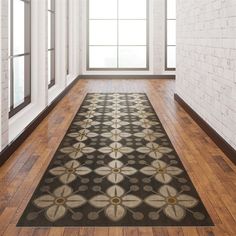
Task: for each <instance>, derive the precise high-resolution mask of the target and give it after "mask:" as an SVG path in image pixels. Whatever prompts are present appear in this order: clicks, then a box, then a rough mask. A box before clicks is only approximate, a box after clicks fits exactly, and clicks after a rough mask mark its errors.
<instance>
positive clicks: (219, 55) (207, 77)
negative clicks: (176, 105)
mask: <svg viewBox="0 0 236 236" xmlns="http://www.w3.org/2000/svg"><path fill="white" fill-rule="evenodd" d="M176 93H177V94H178V95H180V96H181V97H182V98H183V99H184V100H185V102H187V103H188V104H189V105H190V106H191V107H192V108H193V109H194V110H195V111H196V112H197V113H198V114H199V115H200V116H201V117H202V118H203V119H205V121H206V122H208V124H210V125H211V126H212V128H214V129H215V130H216V131H217V132H218V133H219V134H220V135H221V136H222V137H223V138H225V139H226V141H227V142H228V143H229V144H231V145H232V146H233V147H234V148H236V1H235V0H187V1H186V0H177V81H176Z"/></svg>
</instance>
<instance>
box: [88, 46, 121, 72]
mask: <svg viewBox="0 0 236 236" xmlns="http://www.w3.org/2000/svg"><path fill="white" fill-rule="evenodd" d="M89 59H90V60H89V66H90V68H116V67H117V47H114V46H105V47H104V46H100V47H99V46H98V47H96V46H91V47H90V48H89Z"/></svg>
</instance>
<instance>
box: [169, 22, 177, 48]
mask: <svg viewBox="0 0 236 236" xmlns="http://www.w3.org/2000/svg"><path fill="white" fill-rule="evenodd" d="M167 45H176V20H168V21H167Z"/></svg>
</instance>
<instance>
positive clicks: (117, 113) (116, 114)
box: [105, 111, 128, 119]
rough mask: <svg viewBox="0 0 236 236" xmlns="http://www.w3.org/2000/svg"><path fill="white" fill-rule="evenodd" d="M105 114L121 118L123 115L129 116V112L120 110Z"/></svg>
mask: <svg viewBox="0 0 236 236" xmlns="http://www.w3.org/2000/svg"><path fill="white" fill-rule="evenodd" d="M105 115H106V116H109V117H112V118H113V119H119V118H121V117H122V116H127V115H128V113H125V112H120V111H112V112H108V113H105Z"/></svg>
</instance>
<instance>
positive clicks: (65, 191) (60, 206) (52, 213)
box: [28, 185, 86, 222]
mask: <svg viewBox="0 0 236 236" xmlns="http://www.w3.org/2000/svg"><path fill="white" fill-rule="evenodd" d="M85 203H86V199H85V198H84V197H82V196H81V195H78V194H75V193H73V189H72V188H70V187H69V186H67V185H63V186H61V187H59V188H57V189H56V190H55V191H54V192H52V193H51V192H50V191H48V194H45V195H43V196H41V197H39V198H37V199H35V200H34V204H35V205H36V206H37V207H39V208H41V209H42V211H44V212H45V216H46V218H47V219H48V220H49V221H51V222H55V221H57V220H59V219H61V218H62V217H64V216H65V215H66V213H67V212H68V211H71V212H73V210H72V209H74V208H77V207H80V206H82V205H84V204H85ZM32 216H34V215H33V214H31V215H29V216H28V217H29V218H30V217H32Z"/></svg>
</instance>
